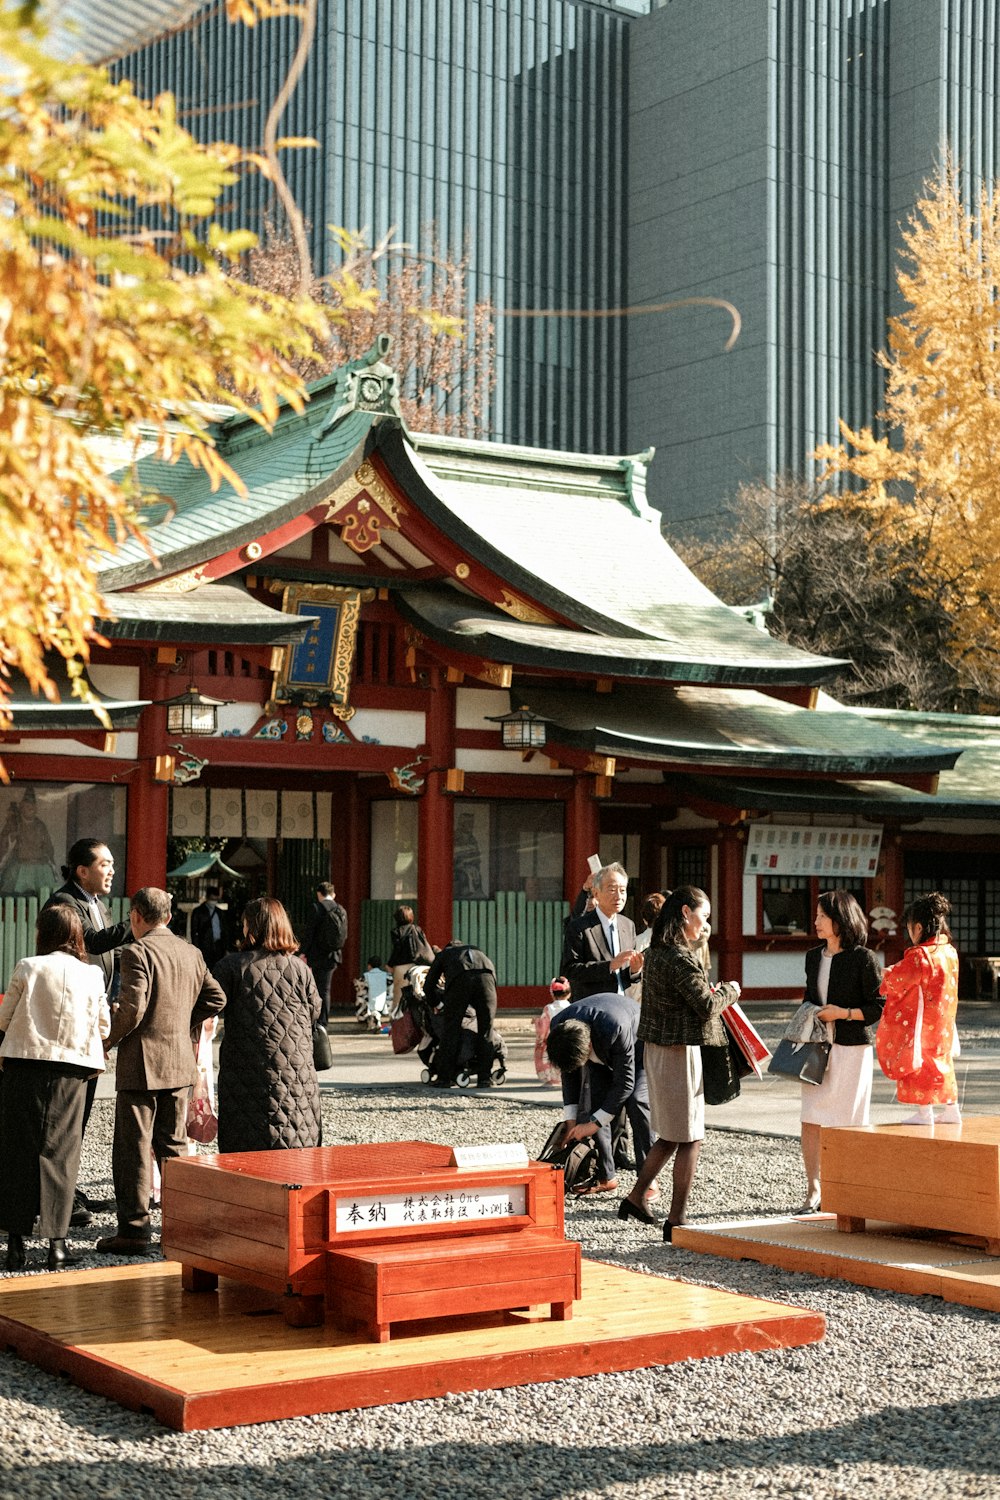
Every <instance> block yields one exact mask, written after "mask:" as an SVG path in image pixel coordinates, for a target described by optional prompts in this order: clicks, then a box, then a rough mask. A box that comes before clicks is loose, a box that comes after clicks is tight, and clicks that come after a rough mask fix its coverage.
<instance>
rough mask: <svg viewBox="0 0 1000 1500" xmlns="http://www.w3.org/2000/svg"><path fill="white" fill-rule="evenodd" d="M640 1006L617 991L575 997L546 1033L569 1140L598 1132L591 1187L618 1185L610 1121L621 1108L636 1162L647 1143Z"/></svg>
mask: <svg viewBox="0 0 1000 1500" xmlns="http://www.w3.org/2000/svg"><path fill="white" fill-rule="evenodd" d="M640 1015H641V1011H640V1009H639V1007H638V1005H636V1003H635V1001H634V1000H630V999H629V997H628V996H627V995H622V994H621V993H609V994H605V995H589V996H587V997H586V998H585V999H583V1000H574V1001H573V1003H572V1004H571V1005H568V1006H567V1007H566V1009H565V1010H562V1011H560V1012H559V1014H558V1015H557V1016H555V1017H554V1018H553V1021H552V1026H551V1028H550V1030H549V1034H548V1038H547V1039H546V1043H545V1045H546V1048H547V1050H548V1054H549V1061H550V1062H552V1063H554V1064H555V1066H556V1067H557V1068H558V1069H559V1070H560V1072H561V1073H562V1089H563V1113H564V1115H565V1118H566V1131H565V1135H564V1137H563V1140H564V1143H565V1142H567V1141H574V1140H583V1139H584V1138H585V1137H586V1136H589V1135H596V1137H597V1154H598V1181H597V1183H596V1185H595V1186H594V1187H592V1188H587V1189H585V1190H584V1191H585V1192H589V1193H610V1192H613V1191H614V1189H615V1188H617V1186H618V1182H617V1180H616V1178H615V1168H614V1160H613V1158H612V1150H611V1121H612V1120H613V1119H614V1117H615V1115H616V1114H617V1113H618V1111H619V1110H621V1109H623V1108H624V1110H625V1112H626V1114H627V1115H628V1118H629V1122H630V1124H631V1126H632V1139H633V1141H634V1142H635V1159H636V1168H637V1169H638V1168H640V1167H641V1166H642V1163H643V1162H644V1161H645V1159H646V1154H647V1152H648V1151H649V1146H650V1131H649V1092H648V1089H647V1087H646V1073H645V1069H644V1068H643V1065H642V1043H641V1042H640V1041H639V1040H638V1038H637V1033H638V1029H639V1017H640Z"/></svg>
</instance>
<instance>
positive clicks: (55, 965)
mask: <svg viewBox="0 0 1000 1500" xmlns="http://www.w3.org/2000/svg"><path fill="white" fill-rule="evenodd" d="M35 936H36V943H35V946H36V948H37V949H38V955H37V957H35V958H24V959H22V960H21V962H20V963H19V964H18V966H17V968H16V969H15V970H14V973H13V974H12V975H11V980H10V984H9V985H8V986H7V993H6V994H5V995H4V998H3V1004H2V1005H0V1061H2V1067H3V1073H2V1075H0V1228H2V1229H6V1230H7V1263H6V1264H7V1270H8V1271H20V1270H22V1269H23V1268H24V1265H25V1260H26V1256H25V1249H24V1240H25V1236H27V1235H30V1234H31V1233H32V1231H33V1230H34V1228H35V1221H36V1220H37V1221H38V1234H39V1235H40V1236H41V1237H42V1238H43V1239H47V1240H48V1242H49V1256H48V1265H49V1269H50V1270H52V1271H54V1270H57V1269H58V1268H59V1267H60V1266H66V1265H72V1264H74V1257H72V1256H69V1255H67V1253H66V1231H67V1229H68V1228H69V1219H70V1214H71V1213H72V1211H73V1190H74V1188H75V1187H76V1175H77V1172H78V1170H79V1166H80V1152H81V1151H82V1149H83V1107H84V1101H85V1098H86V1092H87V1080H88V1078H92V1077H93V1075H94V1074H95V1073H101V1072H103V1071H104V1048H103V1047H102V1045H101V1038H102V1037H106V1036H107V1035H108V1032H109V1031H110V1029H111V1016H110V1014H109V1011H108V1005H107V1001H106V1000H105V998H104V973H103V970H102V969H100V968H98V967H97V966H96V965H92V964H89V963H87V955H86V950H85V948H84V946H83V925H82V923H81V921H80V918H79V915H78V914H77V912H76V911H75V910H74V909H73V908H72V907H71V906H51V907H49V908H48V910H47V911H43V912H42V913H41V914H40V916H39V918H38V923H37V926H36V928H35Z"/></svg>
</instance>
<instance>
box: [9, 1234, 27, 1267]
mask: <svg viewBox="0 0 1000 1500" xmlns="http://www.w3.org/2000/svg"><path fill="white" fill-rule="evenodd" d="M24 1262H25V1254H24V1237H23V1235H20V1234H8V1236H7V1270H8V1271H23V1270H24Z"/></svg>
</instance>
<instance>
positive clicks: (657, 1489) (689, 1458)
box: [0, 1377, 1000, 1500]
mask: <svg viewBox="0 0 1000 1500" xmlns="http://www.w3.org/2000/svg"><path fill="white" fill-rule="evenodd" d="M609 1379H610V1380H611V1381H612V1382H614V1377H609ZM613 1393H614V1387H613V1385H612V1389H611V1390H609V1396H610V1395H612V1394H613ZM500 1394H501V1396H502V1394H503V1393H500ZM478 1399H479V1401H480V1402H481V1403H483V1405H484V1409H483V1418H484V1431H483V1438H482V1441H476V1442H475V1443H465V1442H454V1443H449V1442H432V1443H429V1444H426V1445H424V1446H419V1447H407V1448H405V1449H404V1448H403V1447H402V1446H398V1447H397V1446H396V1444H397V1443H400V1444H401V1443H403V1442H405V1441H406V1439H405V1437H404V1436H403V1434H402V1432H401V1427H400V1413H401V1412H402V1411H403V1410H404V1409H403V1408H400V1407H395V1408H387V1411H386V1418H387V1420H386V1442H385V1444H384V1446H375V1445H373V1444H372V1442H371V1439H370V1438H369V1439H368V1441H367V1442H366V1444H365V1446H364V1447H363V1448H362V1449H361V1450H359V1451H354V1450H353V1449H352V1448H351V1447H350V1440H351V1439H350V1425H349V1424H350V1418H351V1413H349V1412H348V1413H343V1414H342V1418H343V1420H344V1422H345V1427H344V1434H343V1441H344V1444H345V1446H344V1447H343V1448H339V1447H338V1448H336V1449H335V1450H334V1451H329V1452H326V1453H318V1454H315V1455H310V1456H308V1457H302V1456H294V1457H293V1456H287V1457H281V1458H276V1457H275V1456H274V1454H273V1452H272V1450H271V1444H270V1442H269V1433H270V1434H272V1436H273V1438H275V1439H276V1438H277V1436H278V1433H279V1432H280V1430H281V1425H282V1424H278V1425H277V1426H276V1427H273V1428H269V1427H266V1426H263V1427H255V1428H244V1429H242V1439H243V1444H244V1446H245V1452H246V1453H247V1455H248V1457H247V1459H246V1461H244V1462H240V1463H237V1464H234V1463H219V1464H215V1463H212V1461H211V1456H210V1454H211V1445H212V1441H213V1438H214V1437H215V1436H216V1435H214V1434H211V1433H203V1434H199V1433H192V1434H189V1435H188V1437H187V1438H181V1439H178V1437H177V1435H174V1434H167V1435H166V1436H167V1438H168V1440H169V1441H170V1445H171V1447H172V1448H174V1451H173V1452H172V1454H171V1458H170V1461H169V1463H166V1464H165V1462H164V1459H163V1457H161V1458H159V1459H158V1460H156V1461H150V1462H149V1463H137V1462H135V1461H134V1460H125V1461H123V1462H121V1463H115V1462H114V1460H113V1459H110V1460H109V1458H108V1455H107V1453H106V1452H104V1453H102V1456H101V1459H100V1462H99V1463H98V1464H97V1465H95V1466H94V1468H93V1469H88V1465H87V1462H86V1458H85V1456H84V1455H85V1451H86V1449H85V1441H84V1442H81V1441H80V1438H81V1437H82V1433H81V1432H80V1428H85V1425H86V1424H84V1423H80V1422H79V1416H78V1414H77V1421H76V1423H75V1424H74V1425H76V1426H77V1431H78V1436H77V1442H76V1444H75V1445H74V1446H75V1448H76V1453H77V1457H76V1459H75V1460H74V1461H73V1462H64V1463H60V1462H55V1463H51V1462H50V1463H38V1464H18V1463H16V1462H15V1463H12V1464H10V1465H9V1466H8V1467H7V1469H6V1472H5V1474H4V1476H3V1479H2V1480H0V1495H2V1496H4V1497H7V1496H11V1497H13V1496H18V1497H31V1500H34V1497H35V1496H37V1495H43V1494H47V1495H61V1494H63V1493H66V1494H76V1493H79V1492H80V1487H81V1481H82V1482H83V1484H84V1485H85V1487H86V1490H87V1492H88V1493H89V1494H91V1495H93V1496H95V1497H123V1500H124V1497H133V1496H138V1495H144V1494H158V1495H160V1496H161V1497H163V1496H181V1495H182V1496H184V1497H185V1500H202V1497H206V1500H207V1497H210V1496H211V1497H213V1500H214V1497H217V1496H219V1495H220V1494H223V1495H225V1494H232V1495H235V1496H239V1497H240V1500H252V1497H256V1496H258V1495H259V1496H261V1497H264V1496H267V1497H269V1500H273V1496H274V1495H275V1493H280V1494H282V1495H284V1496H299V1495H302V1496H306V1495H309V1496H315V1495H323V1496H338V1497H339V1496H352V1497H354V1496H368V1497H370V1500H372V1497H382V1496H389V1495H392V1496H409V1497H424V1496H432V1495H433V1496H437V1497H445V1496H449V1495H454V1496H462V1497H466V1496H471V1497H479V1496H483V1497H489V1500H496V1497H497V1496H498V1495H501V1496H502V1495H505V1494H518V1495H527V1496H531V1497H537V1500H562V1497H568V1496H574V1497H578V1496H582V1495H587V1496H597V1495H604V1494H611V1493H614V1494H616V1495H617V1494H628V1493H629V1489H628V1487H629V1486H630V1485H634V1486H638V1487H639V1492H640V1493H642V1494H644V1495H645V1494H649V1495H654V1494H655V1495H663V1494H668V1493H669V1494H688V1493H690V1494H695V1493H697V1492H698V1486H697V1485H696V1484H692V1485H691V1488H690V1490H689V1489H688V1488H687V1484H686V1481H688V1480H691V1481H694V1480H695V1479H700V1480H701V1481H702V1482H704V1481H706V1480H713V1479H720V1478H722V1477H723V1476H725V1475H727V1474H728V1475H729V1476H731V1478H732V1481H733V1482H734V1483H735V1484H737V1485H738V1488H739V1492H740V1493H741V1494H743V1493H744V1492H745V1491H746V1490H747V1488H749V1487H752V1488H755V1489H760V1490H761V1491H765V1492H767V1493H771V1494H782V1495H785V1494H795V1495H803V1496H805V1495H808V1494H810V1493H811V1492H813V1491H814V1489H815V1488H819V1489H822V1491H823V1492H824V1493H828V1492H829V1489H828V1487H829V1485H830V1483H831V1481H833V1482H834V1483H836V1484H837V1486H838V1487H837V1490H836V1492H837V1493H838V1494H839V1493H841V1490H840V1488H839V1486H840V1485H841V1484H844V1483H849V1482H850V1476H851V1473H852V1471H856V1470H859V1469H864V1470H865V1471H866V1477H867V1478H868V1479H869V1480H871V1479H873V1478H876V1479H877V1477H878V1476H875V1475H872V1474H871V1473H870V1471H871V1470H872V1469H878V1470H881V1471H883V1477H884V1471H887V1470H888V1471H895V1477H896V1479H897V1481H898V1479H899V1478H900V1477H901V1475H902V1474H903V1473H905V1474H906V1475H907V1476H912V1477H913V1478H917V1477H918V1476H920V1475H927V1476H928V1480H930V1478H931V1476H933V1475H934V1474H935V1473H936V1472H938V1471H940V1470H942V1469H947V1470H950V1471H951V1472H952V1473H953V1474H961V1475H962V1477H963V1479H966V1478H968V1479H974V1478H975V1477H976V1476H984V1477H985V1476H993V1475H997V1474H1000V1457H998V1455H997V1453H996V1452H995V1451H994V1444H993V1443H992V1442H991V1441H990V1440H989V1436H988V1435H991V1434H993V1433H995V1432H996V1430H997V1424H998V1420H1000V1401H995V1400H994V1401H976V1400H967V1401H960V1402H959V1401H956V1402H953V1403H943V1404H940V1405H931V1406H912V1407H887V1408H885V1409H883V1410H882V1411H880V1412H878V1413H877V1414H875V1415H872V1416H859V1417H852V1418H850V1419H849V1420H846V1421H839V1422H838V1421H833V1422H831V1423H830V1425H829V1426H825V1427H823V1428H813V1429H806V1430H804V1431H795V1432H788V1433H773V1434H767V1435H762V1436H755V1437H751V1438H745V1439H741V1438H738V1437H734V1436H732V1435H728V1436H724V1437H717V1438H711V1437H706V1438H701V1437H698V1438H694V1439H678V1440H677V1441H670V1440H667V1439H664V1438H660V1439H658V1440H657V1439H655V1438H653V1437H652V1435H651V1436H650V1438H645V1437H639V1436H638V1435H637V1436H636V1437H635V1438H634V1439H633V1440H631V1441H623V1442H620V1443H604V1444H594V1445H593V1446H587V1447H586V1448H583V1447H578V1446H575V1445H572V1444H571V1443H568V1444H565V1445H562V1446H558V1445H556V1444H554V1443H551V1442H546V1441H544V1440H538V1441H534V1442H525V1441H523V1440H510V1439H508V1440H506V1441H505V1440H504V1437H503V1433H502V1432H500V1431H498V1430H497V1429H496V1428H495V1427H493V1426H492V1424H489V1423H488V1422H487V1420H486V1418H487V1412H488V1408H487V1407H486V1405H485V1403H486V1402H487V1401H488V1397H480V1398H478ZM53 1404H54V1405H58V1402H56V1403H53ZM421 1405H423V1403H415V1404H414V1406H413V1407H412V1408H410V1409H411V1410H414V1411H416V1410H418V1409H419V1408H420V1406H421ZM390 1413H391V1415H390ZM120 1418H121V1420H120V1423H119V1424H118V1436H119V1437H120V1438H121V1439H122V1440H123V1441H130V1440H131V1441H135V1439H136V1438H137V1437H138V1436H140V1434H141V1433H142V1432H144V1433H145V1434H146V1435H147V1436H148V1437H150V1439H151V1442H152V1443H153V1444H156V1443H157V1436H158V1435H163V1434H162V1429H153V1431H152V1433H151V1432H150V1424H149V1423H148V1422H147V1421H146V1420H145V1419H140V1418H137V1417H135V1416H134V1415H132V1414H131V1413H127V1412H121V1413H120ZM448 1419H449V1418H448V1416H447V1415H446V1414H445V1411H444V1410H443V1409H442V1420H443V1421H447V1420H448ZM322 1420H323V1421H324V1422H325V1423H332V1422H333V1421H335V1420H336V1419H335V1418H325V1419H322ZM616 1420H617V1421H618V1422H619V1423H623V1424H627V1423H628V1422H629V1420H630V1419H629V1417H628V1414H627V1412H625V1411H623V1410H622V1409H621V1408H619V1409H618V1413H617V1418H616ZM645 1420H646V1421H647V1422H648V1414H646V1417H645ZM662 1420H663V1424H664V1425H668V1424H669V1421H670V1414H669V1408H668V1407H665V1408H664V1410H663V1414H662ZM98 1430H99V1431H100V1432H101V1435H102V1436H103V1437H105V1438H106V1436H107V1422H106V1421H105V1422H103V1423H102V1424H100V1427H99V1428H98ZM239 1432H240V1430H239V1429H237V1430H236V1431H234V1432H231V1433H230V1434H228V1442H229V1443H230V1444H231V1443H232V1442H234V1441H236V1440H238V1434H239ZM219 1436H221V1435H219ZM178 1441H181V1442H185V1443H187V1442H190V1443H191V1445H192V1452H191V1460H192V1462H198V1464H199V1467H198V1468H193V1467H192V1468H188V1467H187V1466H186V1465H185V1464H184V1462H183V1460H181V1459H180V1456H179V1455H178V1453H177V1452H176V1448H175V1444H176V1443H177V1442H178ZM195 1445H196V1447H197V1456H196V1452H195ZM251 1453H253V1454H255V1455H256V1454H259V1457H258V1456H254V1457H250V1456H249V1455H250V1454H251ZM781 1470H785V1471H786V1472H785V1474H784V1475H782V1474H781V1473H780V1471H781ZM753 1474H757V1475H759V1478H758V1480H757V1481H756V1482H755V1481H754V1480H753V1479H752V1478H751V1477H750V1476H751V1475H753ZM748 1479H749V1481H750V1484H749V1486H748V1483H747V1481H748ZM670 1481H673V1483H672V1484H670V1488H669V1489H666V1488H664V1487H663V1486H664V1482H666V1483H668V1484H669V1483H670ZM789 1485H791V1487H788V1486H789ZM932 1488H933V1490H934V1493H938V1490H937V1487H936V1486H934V1485H932ZM715 1489H716V1487H715V1486H713V1490H715ZM847 1492H848V1491H844V1493H847ZM909 1492H910V1493H915V1491H913V1490H910V1491H909ZM896 1493H899V1494H903V1493H907V1490H906V1489H905V1488H904V1489H899V1490H897V1491H896ZM957 1493H961V1494H973V1493H974V1494H983V1495H986V1494H994V1493H996V1491H995V1489H994V1488H993V1487H992V1486H991V1487H990V1488H988V1489H987V1488H979V1487H977V1488H975V1489H971V1488H966V1487H965V1486H964V1485H963V1486H962V1487H961V1488H960V1490H959V1491H957Z"/></svg>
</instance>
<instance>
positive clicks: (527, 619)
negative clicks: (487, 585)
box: [496, 589, 552, 625]
mask: <svg viewBox="0 0 1000 1500" xmlns="http://www.w3.org/2000/svg"><path fill="white" fill-rule="evenodd" d="M500 592H501V594H502V595H503V598H502V599H497V601H496V606H497V609H502V610H505V611H506V613H507V614H509V615H513V616H514V619H515V620H523V621H524V623H525V624H526V625H551V624H552V616H551V615H547V614H545V613H544V611H543V610H540V609H539V608H538V606H537V605H535V604H529V603H528V601H527V600H526V599H521V598H520V597H519V596H518V595H517V594H512V593H511V591H510V589H501V590H500Z"/></svg>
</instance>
